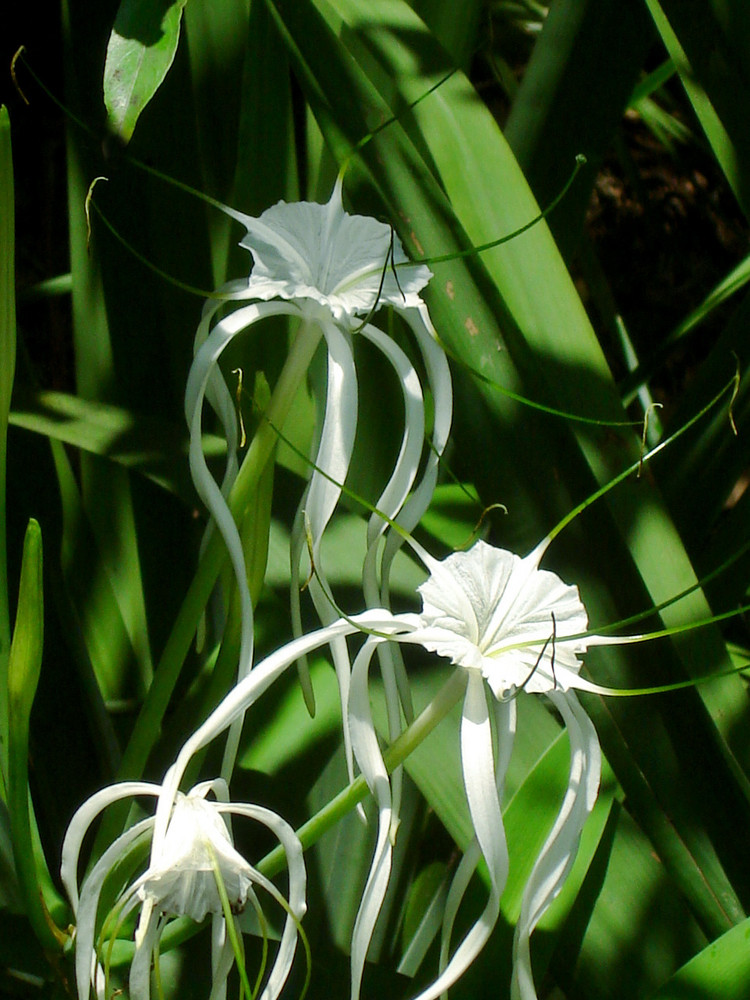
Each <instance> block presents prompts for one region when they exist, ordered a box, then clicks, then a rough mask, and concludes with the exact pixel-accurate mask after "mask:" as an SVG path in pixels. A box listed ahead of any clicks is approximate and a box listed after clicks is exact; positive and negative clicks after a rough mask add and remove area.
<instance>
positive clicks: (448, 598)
mask: <svg viewBox="0 0 750 1000" xmlns="http://www.w3.org/2000/svg"><path fill="white" fill-rule="evenodd" d="M546 547H547V542H546V540H545V542H543V543H542V544H541V545H539V546H538V547H537V548H536V549H535V550H534V551H533V552H531V553H530V554H529V555H528V556H526V557H525V558H521V557H519V556H517V555H515V554H514V553H512V552H507V551H505V550H503V549H498V548H495V547H493V546H491V545H488V544H486V543H485V542H481V541H480V542H477V543H476V544H475V545H474V546H473V547H472V548H471V549H470V550H469V551H467V552H456V553H454V554H453V555H450V556H448V557H447V558H446V559H445V560H443V561H442V562H438V561H437V560H435V559H432V558H431V557H430V556H429V555H427V554H426V553H422V552H420V555H421V558H422V559H423V561H424V562H425V564H426V565H427V566H428V568H429V570H430V577H429V579H428V580H427V581H426V582H425V583H424V584H422V585H421V587H420V588H419V590H420V593H421V596H422V601H423V607H422V613H421V615H420V616H419V618H420V620H421V625H420V627H418V628H417V629H416V630H414V631H413V632H411V634H410V635H409V637H408V640H407V641H409V642H418V643H420V644H421V645H423V646H424V647H425V648H426V649H429V650H432V651H433V652H435V653H437V654H439V655H441V656H445V657H447V658H448V659H449V660H450V661H451V662H452V663H454V664H456V665H457V666H460V667H462V668H464V669H466V670H467V671H468V674H469V677H468V683H467V688H466V695H465V700H464V706H463V713H462V721H461V762H462V770H463V778H464V787H465V790H466V797H467V802H468V805H469V812H470V815H471V820H472V824H473V827H474V834H475V838H474V842H473V844H472V845H471V846H470V848H469V850H468V851H467V853H466V856H465V858H464V862H463V863H462V865H460V866H459V868H458V870H457V872H456V875H455V877H454V883H453V886H452V887H451V891H450V893H449V900H448V905H447V907H446V914H445V919H444V922H443V932H442V947H441V971H440V974H439V976H438V978H437V979H436V980H435V982H434V983H432V984H431V985H430V986H429V987H428V988H427V989H425V990H424V991H423V992H422V993H420V994H419V997H418V998H417V1000H436V998H437V997H439V996H440V995H441V994H442V993H444V992H445V990H447V989H448V987H449V986H450V985H452V984H453V983H455V982H456V980H457V979H458V978H459V977H460V976H461V975H462V974H463V972H465V970H466V969H467V968H468V967H469V965H470V964H471V962H472V961H473V960H474V958H476V956H477V955H478V954H479V951H480V950H481V949H482V948H483V947H484V945H485V943H486V941H487V939H488V938H489V936H490V934H491V932H492V929H493V928H494V926H495V923H496V922H497V919H498V916H499V912H500V898H501V896H502V892H503V888H504V886H505V882H506V879H507V875H508V865H509V859H508V856H507V848H506V844H505V832H504V829H503V823H502V812H501V800H502V788H503V784H504V779H505V772H506V769H507V766H508V762H509V760H510V755H511V752H512V747H513V738H514V735H515V710H514V708H515V706H514V698H515V696H516V695H517V694H518V693H520V692H521V691H526V692H528V693H530V694H543V695H546V696H547V697H548V698H549V700H550V701H551V702H552V704H553V705H554V706H555V708H556V709H557V710H558V711H559V713H560V715H561V716H562V719H563V721H564V723H565V725H566V727H567V730H568V735H569V739H570V754H571V763H570V774H569V780H568V787H567V790H566V792H565V795H564V798H563V802H562V805H561V808H560V812H559V813H558V816H557V819H556V821H555V823H554V824H553V828H552V830H551V831H550V833H549V835H548V836H547V839H546V841H545V843H544V845H543V847H542V850H541V852H540V855H539V857H538V858H537V860H536V862H535V864H534V868H533V870H532V872H531V875H530V877H529V880H528V882H527V884H526V887H525V889H524V895H523V900H522V905H521V916H520V919H519V921H518V924H517V926H516V931H515V939H514V967H513V978H512V988H511V997H512V1000H536V991H535V988H534V982H533V977H532V972H531V958H530V952H529V938H530V935H531V933H532V931H533V930H534V928H535V927H536V925H537V923H538V922H539V920H540V919H541V917H542V916H543V914H544V913H545V912H546V910H547V909H548V908H549V906H550V904H551V903H552V901H553V900H554V899H555V897H556V896H557V895H558V893H559V891H560V889H561V888H562V885H563V884H564V882H565V879H566V878H567V875H568V873H569V871H570V868H571V867H572V864H573V862H574V860H575V856H576V852H577V849H578V842H579V839H580V835H581V831H582V829H583V826H584V823H585V821H586V819H587V817H588V815H589V813H590V812H591V810H592V809H593V807H594V803H595V802H596V797H597V793H598V788H599V779H600V774H601V750H600V747H599V740H598V737H597V735H596V731H595V729H594V726H593V725H592V723H591V721H590V720H589V718H588V716H587V715H586V713H585V712H584V711H583V709H582V708H581V706H580V704H579V702H578V700H577V698H576V696H575V693H574V690H573V689H575V688H579V689H583V690H588V691H596V692H599V693H606V688H601V687H600V686H599V685H596V684H593V683H591V682H589V681H587V680H585V679H584V678H582V677H580V676H579V670H580V667H581V661H580V659H579V657H580V655H582V654H583V653H585V652H586V649H587V647H588V646H590V645H596V644H598V643H611V642H617V641H623V640H617V639H613V638H605V637H600V636H592V635H588V634H587V630H588V618H587V615H586V609H585V608H584V606H583V603H582V601H581V598H580V595H579V593H578V588H577V587H573V586H570V585H568V584H565V583H564V582H563V581H562V580H561V579H560V577H559V576H557V575H556V574H555V573H552V572H550V571H549V570H544V569H540V568H539V563H540V560H541V558H542V556H543V554H544V552H545V550H546ZM485 681H486V684H487V687H485V684H484V682H485ZM487 688H489V692H490V693H491V695H492V696H493V697H489V695H488V691H487ZM492 715H494V718H495V725H494V729H495V735H494V739H493V733H492V728H493V727H492V725H491V716H492ZM480 854H481V856H483V857H484V859H485V862H486V864H487V868H488V871H489V876H490V885H491V888H490V894H489V898H488V901H487V904H486V906H485V909H484V911H483V913H482V914H481V915H480V917H479V919H478V920H477V922H476V923H475V925H474V926H473V927H472V929H471V930H470V931H469V932H468V934H467V935H466V936H465V937H464V939H463V941H462V942H461V943H460V945H459V946H458V948H457V949H456V950H455V952H454V953H453V956H452V957H450V958H449V953H450V936H451V932H452V929H453V921H454V919H455V915H456V912H457V910H458V906H459V904H460V901H461V898H462V897H463V894H464V891H465V889H466V887H467V886H468V882H469V879H470V877H471V874H472V872H473V870H474V868H475V867H476V864H477V862H478V861H479V857H480ZM510 863H512V859H510Z"/></svg>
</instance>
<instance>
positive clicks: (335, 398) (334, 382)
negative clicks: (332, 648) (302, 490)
mask: <svg viewBox="0 0 750 1000" xmlns="http://www.w3.org/2000/svg"><path fill="white" fill-rule="evenodd" d="M321 328H322V330H323V336H324V338H325V342H326V347H327V348H328V376H327V381H326V403H325V414H324V417H323V427H322V430H321V434H320V443H319V445H318V452H317V455H316V458H315V468H314V469H313V471H312V475H311V477H310V486H309V488H308V491H307V498H306V501H305V510H306V513H307V519H308V523H309V526H310V532H311V535H312V544H313V553H314V557H315V559H316V560H318V559H319V555H320V540H321V538H322V535H323V532H324V531H325V529H326V526H327V524H328V522H329V521H330V519H331V515H332V514H333V512H334V510H335V509H336V504H337V503H338V501H339V498H340V496H341V487H342V485H343V484H344V481H345V480H346V477H347V474H348V472H349V463H350V461H351V457H352V450H353V448H354V438H355V435H356V431H357V405H358V402H357V400H358V393H357V371H356V369H355V367H354V355H353V353H352V343H351V337H350V336H349V334H348V333H346V332H345V331H343V330H341V329H340V328H339V327H338V326H336V324H335V323H330V322H324V323H322V324H321ZM316 569H317V570H318V572H320V567H319V566H316ZM327 612H328V618H329V619H330V615H331V609H330V607H328V608H327ZM318 614H320V611H318ZM323 621H325V619H323Z"/></svg>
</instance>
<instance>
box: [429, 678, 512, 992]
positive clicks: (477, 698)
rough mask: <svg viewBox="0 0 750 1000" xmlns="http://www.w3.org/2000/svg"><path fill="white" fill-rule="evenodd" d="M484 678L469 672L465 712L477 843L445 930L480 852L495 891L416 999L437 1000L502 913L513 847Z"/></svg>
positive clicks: (465, 762) (460, 875)
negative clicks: (503, 810) (506, 823)
mask: <svg viewBox="0 0 750 1000" xmlns="http://www.w3.org/2000/svg"><path fill="white" fill-rule="evenodd" d="M486 699H487V696H486V693H485V690H484V682H483V681H482V677H481V675H480V674H479V673H478V672H477V671H470V672H469V678H468V683H467V688H466V696H465V698H464V707H463V712H462V717H461V760H462V766H463V772H464V785H465V788H466V795H467V799H468V802H469V810H470V812H471V818H472V823H473V825H474V831H475V837H476V843H477V845H478V847H470V849H469V850H468V851H467V853H466V861H462V863H461V864H460V865H459V868H458V870H457V872H456V876H455V880H456V889H455V891H454V889H453V886H451V892H450V893H449V901H448V903H447V904H446V914H447V919H446V925H445V926H444V930H445V931H448V932H449V931H450V929H451V927H452V923H453V919H454V917H455V912H456V911H457V909H458V905H459V903H460V901H461V898H462V896H463V893H464V891H465V889H466V886H467V885H468V881H469V879H470V877H471V873H472V871H473V868H474V866H475V864H476V861H477V859H478V856H479V852H481V853H482V854H483V855H484V858H485V861H486V862H487V869H488V872H489V875H490V883H491V888H490V894H489V898H488V900H487V903H486V905H485V908H484V910H483V911H482V913H481V914H480V916H479V918H478V920H477V921H476V923H475V924H474V925H473V927H471V929H470V930H469V931H468V932H467V934H466V935H465V937H464V938H463V940H462V941H461V943H460V944H459V946H458V947H457V948H456V950H455V952H454V953H453V957H452V958H451V960H450V961H449V962H448V964H447V965H446V966H445V968H444V969H442V971H441V973H440V975H439V976H438V978H437V979H436V980H435V982H434V983H432V984H431V985H430V986H429V987H428V988H427V989H425V990H423V991H422V993H420V994H419V995H418V997H417V998H415V1000H437V998H438V997H439V996H440V995H441V994H442V993H444V992H445V991H446V990H447V989H448V988H449V987H450V986H452V985H453V983H455V982H456V981H457V980H458V979H459V978H460V977H461V976H462V975H463V973H464V972H465V971H466V969H467V968H468V967H469V966H470V965H471V963H472V962H473V961H474V959H475V958H476V957H477V955H478V954H479V952H480V951H481V950H482V948H483V947H484V946H485V944H486V943H487V939H488V938H489V936H490V934H491V933H492V930H493V928H494V926H495V924H496V923H497V918H498V915H499V913H500V896H501V895H502V892H503V889H504V888H505V883H506V880H507V878H508V849H507V845H506V841H505V828H504V826H503V820H502V813H501V812H500V802H499V798H498V787H499V786H501V785H502V779H503V775H497V774H496V773H495V763H494V752H493V746H492V732H491V726H490V720H489V714H488V709H487V700H486ZM512 719H513V712H512V710H511V711H510V712H508V714H507V720H506V721H507V723H508V726H509V727H512ZM503 738H504V740H506V741H507V740H508V739H512V731H509V732H506V733H505V734H504V737H503ZM509 753H510V751H509V749H508V748H507V747H506V749H504V750H503V751H502V752H501V755H500V756H501V760H502V761H503V762H504V761H506V760H507V759H508V757H509Z"/></svg>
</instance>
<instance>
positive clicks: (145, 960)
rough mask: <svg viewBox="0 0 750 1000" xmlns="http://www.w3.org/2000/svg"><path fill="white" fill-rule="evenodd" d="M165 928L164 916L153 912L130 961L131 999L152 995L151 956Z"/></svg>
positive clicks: (141, 998) (135, 999)
mask: <svg viewBox="0 0 750 1000" xmlns="http://www.w3.org/2000/svg"><path fill="white" fill-rule="evenodd" d="M163 929H164V920H163V918H159V917H157V915H156V914H154V913H152V914H151V916H150V918H149V921H148V926H147V927H146V928H145V930H144V933H143V936H142V938H141V939H140V940H139V941H138V942H137V944H136V948H135V954H134V956H133V961H132V962H131V963H130V976H129V977H128V986H129V987H130V1000H149V998H150V996H151V958H152V956H153V954H154V948H158V947H159V938H160V937H161V933H162V930H163Z"/></svg>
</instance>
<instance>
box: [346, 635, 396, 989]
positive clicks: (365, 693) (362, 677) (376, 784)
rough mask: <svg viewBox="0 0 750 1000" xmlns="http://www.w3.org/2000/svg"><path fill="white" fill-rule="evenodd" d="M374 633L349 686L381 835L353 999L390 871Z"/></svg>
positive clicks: (354, 965) (355, 739)
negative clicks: (373, 700)
mask: <svg viewBox="0 0 750 1000" xmlns="http://www.w3.org/2000/svg"><path fill="white" fill-rule="evenodd" d="M380 641H381V640H379V639H377V638H376V637H373V636H371V637H370V638H368V640H367V641H366V642H365V644H364V646H363V647H362V649H361V650H360V651H359V653H358V654H357V657H356V658H355V660H354V664H353V667H352V677H351V687H350V690H349V726H350V728H351V734H352V736H351V739H352V747H353V749H354V754H355V757H356V759H357V763H358V764H359V767H360V770H361V771H362V775H363V777H364V778H365V781H366V782H367V787H368V788H369V789H370V791H371V793H372V794H373V796H374V798H375V801H376V803H377V806H378V835H377V841H376V844H375V851H374V853H373V858H372V863H371V865H370V871H369V873H368V876H367V882H366V884H365V888H364V891H363V893H362V901H361V902H360V905H359V910H358V911H357V918H356V920H355V922H354V931H353V933H352V954H351V1000H358V998H359V991H360V987H361V984H362V974H363V972H364V966H365V959H366V957H367V950H368V948H369V946H370V941H371V940H372V934H373V931H374V929H375V924H376V922H377V919H378V914H379V913H380V908H381V907H382V905H383V899H384V898H385V893H386V890H387V888H388V880H389V878H390V874H391V859H392V846H391V837H390V833H391V820H392V811H391V789H390V782H389V779H388V771H387V770H386V766H385V763H384V761H383V756H382V754H381V752H380V746H379V744H378V738H377V735H376V733H375V725H374V723H373V721H372V713H371V712H370V693H369V687H368V667H369V664H370V660H371V659H372V654H373V652H374V651H375V647H376V645H377V644H378V643H379V642H380Z"/></svg>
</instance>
